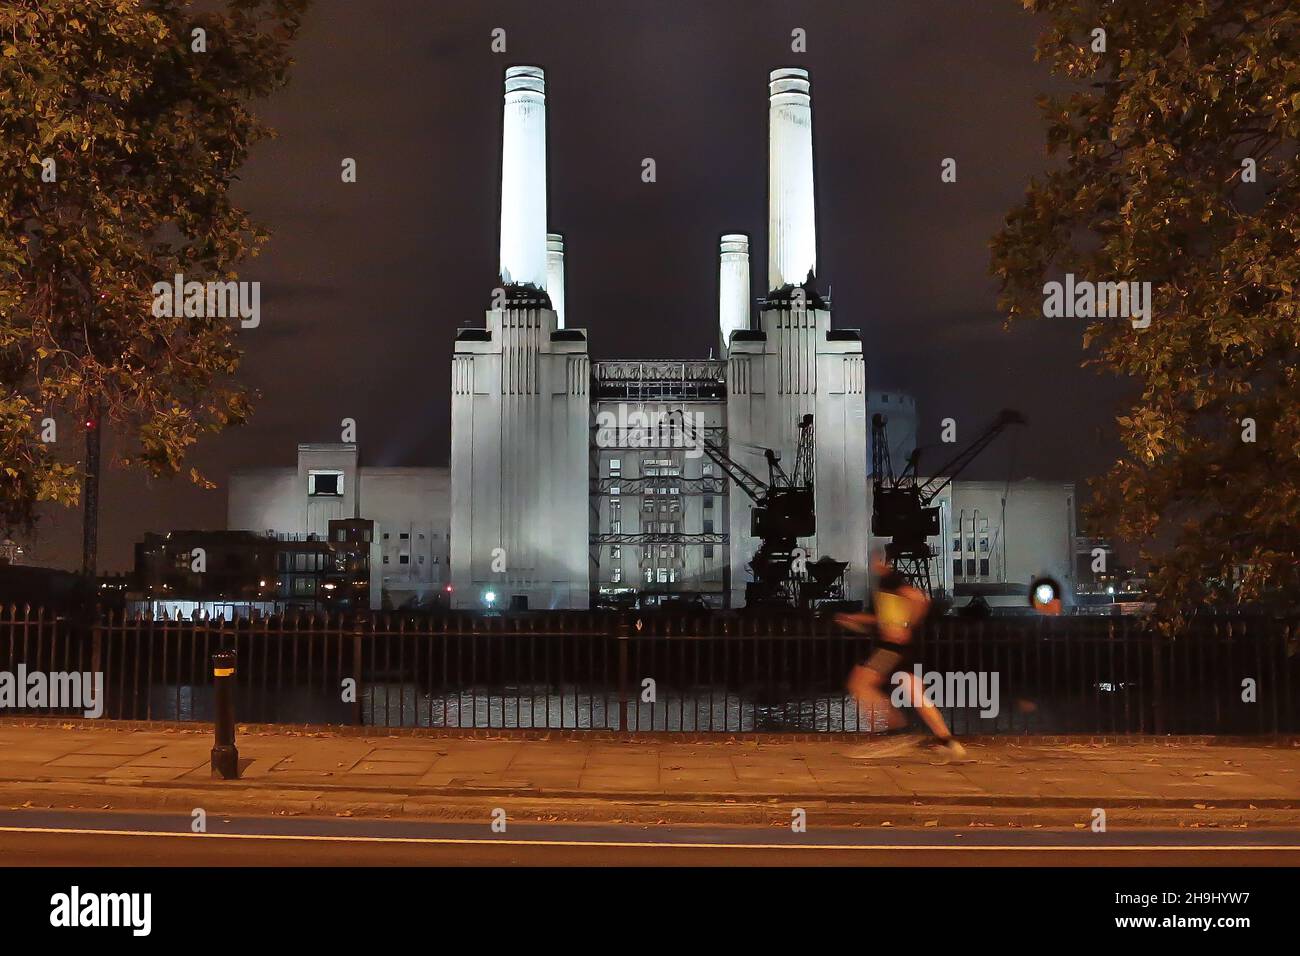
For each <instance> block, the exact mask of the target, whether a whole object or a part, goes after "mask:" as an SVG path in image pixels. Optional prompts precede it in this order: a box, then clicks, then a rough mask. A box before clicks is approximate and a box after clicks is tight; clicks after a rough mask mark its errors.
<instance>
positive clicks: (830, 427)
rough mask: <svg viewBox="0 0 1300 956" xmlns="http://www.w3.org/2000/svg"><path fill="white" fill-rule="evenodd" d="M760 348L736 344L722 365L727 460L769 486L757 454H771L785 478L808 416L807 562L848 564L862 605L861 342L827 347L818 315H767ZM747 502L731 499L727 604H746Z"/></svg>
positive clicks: (826, 317)
mask: <svg viewBox="0 0 1300 956" xmlns="http://www.w3.org/2000/svg"><path fill="white" fill-rule="evenodd" d="M759 322H760V327H761V330H762V331H763V332H764V334H765V338H764V339H762V340H737V341H733V342H732V345H731V349H730V350H729V352H728V364H727V438H728V441H729V443H730V446H731V449H732V457H735V458H737V459H739V460H740V461H741V462H742V464H745V465H746V467H749V468H750V470H752V471H754V472H755V474H757V475H758V476H759V477H760V478H761V479H762V480H763V481H766V480H767V465H766V463H765V462H764V461H763V458H762V454H761V452H758V453H750V454H749V458H748V460H747V459H746V457H745V446H746V445H754V446H757V447H759V448H772V449H773V450H775V451H777V452H778V453H779V454H780V455H781V462H782V465H783V467H785V468H786V469H787V471H788V470H789V469H790V468H791V467H793V465H794V454H795V448H796V446H797V444H798V438H799V430H798V422H799V420H800V418H801V417H802V416H803V415H805V414H809V413H811V414H812V415H813V424H814V427H815V428H816V435H817V470H816V476H815V482H814V483H815V487H816V508H817V535H816V536H815V537H814V538H812V539H810V540H809V541H807V542H806V543H805V546H806V547H807V548H808V550H809V554H810V557H812V558H818V557H822V556H829V557H832V558H835V559H836V560H839V561H847V562H849V570H848V574H847V576H846V577H845V596H846V597H847V598H849V599H851V600H862V599H864V598H865V597H866V589H867V578H866V571H867V530H868V520H869V516H870V513H871V502H870V495H871V492H870V486H869V484H868V482H867V477H866V469H865V468H864V467H863V463H864V462H865V461H866V455H867V446H866V429H867V422H866V414H867V411H866V368H865V364H864V362H863V357H862V343H861V342H860V341H858V340H857V339H840V338H834V339H832V338H831V337H830V335H829V333H830V331H831V315H830V312H829V311H826V310H823V309H804V308H797V309H791V308H788V307H783V308H769V309H765V310H763V311H762V312H760V314H759ZM750 506H751V502H750V501H749V499H748V498H746V497H745V496H744V495H743V494H739V493H735V492H734V491H733V494H732V495H731V498H730V505H729V507H730V511H731V522H730V523H731V529H732V535H731V563H732V567H733V568H734V569H737V570H738V572H741V573H736V574H733V576H732V585H731V587H732V603H733V605H735V606H740V605H742V604H743V603H744V593H745V583H746V581H747V580H748V574H747V573H743V570H742V569H744V568H745V565H746V564H747V563H748V561H749V559H750V558H751V557H752V556H753V554H754V551H755V550H757V548H758V541H757V539H755V538H752V537H750V535H749V528H750V516H749V512H750Z"/></svg>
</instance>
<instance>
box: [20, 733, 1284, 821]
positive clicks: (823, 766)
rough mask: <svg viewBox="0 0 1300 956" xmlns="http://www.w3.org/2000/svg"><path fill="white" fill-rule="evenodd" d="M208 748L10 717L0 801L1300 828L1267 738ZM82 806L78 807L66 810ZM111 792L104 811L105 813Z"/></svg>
mask: <svg viewBox="0 0 1300 956" xmlns="http://www.w3.org/2000/svg"><path fill="white" fill-rule="evenodd" d="M211 746H212V735H211V731H210V730H207V729H194V730H190V729H170V730H122V729H104V728H91V727H88V726H86V725H82V724H69V725H65V726H34V727H33V726H20V725H16V724H12V723H0V803H4V804H8V805H11V806H12V805H21V804H23V803H30V804H31V805H38V806H71V805H80V806H93V805H109V804H111V805H114V806H128V805H129V806H133V807H136V808H139V807H141V806H149V805H151V804H150V803H149V801H150V800H153V801H154V802H155V803H157V804H160V805H162V804H179V803H183V802H185V800H188V799H193V795H194V794H196V793H206V794H209V795H217V796H222V795H224V796H227V797H234V796H238V798H239V800H240V801H242V802H238V803H234V804H230V806H232V807H242V808H245V809H246V808H248V807H249V806H262V807H264V808H270V807H272V806H277V807H279V806H283V807H285V808H289V809H287V810H286V811H285V812H336V813H347V812H375V813H378V812H399V813H400V812H406V813H412V812H420V810H419V808H423V810H425V811H429V812H430V813H437V812H439V811H440V810H447V809H448V808H452V807H455V806H457V805H458V801H459V804H465V802H466V801H469V802H470V803H473V804H475V805H478V804H481V803H482V798H485V797H492V798H501V797H506V796H512V797H515V798H520V799H526V800H528V801H531V803H530V806H532V807H533V808H534V809H536V810H538V812H539V813H544V812H546V811H545V808H546V807H551V808H552V809H553V812H555V813H556V814H559V815H560V816H563V814H564V812H567V811H574V810H575V808H577V807H579V806H581V807H585V808H586V810H585V811H584V812H583V813H582V814H579V816H580V817H581V818H584V819H592V818H593V817H592V813H594V812H596V811H594V810H593V809H592V807H593V805H595V804H598V803H602V802H603V803H606V804H608V805H609V806H617V807H623V808H625V807H627V806H628V805H631V804H637V803H642V804H644V803H647V802H648V803H653V804H654V805H655V806H656V807H657V808H658V810H656V811H655V812H656V813H659V814H660V815H661V816H662V813H663V811H664V808H673V807H675V808H676V809H677V810H679V811H680V810H682V809H683V808H689V807H692V806H694V807H696V808H697V811H698V808H699V807H701V806H703V805H706V804H708V805H713V806H724V807H725V806H728V805H730V806H731V807H732V808H735V807H737V806H749V807H754V806H760V805H763V804H771V803H780V804H782V805H785V804H791V803H792V801H798V802H812V803H815V804H818V805H825V806H836V807H839V808H840V809H841V810H842V811H843V812H844V813H846V814H848V815H849V817H852V814H853V813H854V812H857V813H858V814H859V816H861V817H862V818H863V819H866V816H871V815H865V816H864V815H863V814H864V813H865V810H866V809H873V810H879V811H880V813H883V814H885V815H886V816H888V815H889V814H890V812H891V808H894V807H898V808H909V809H910V812H911V814H912V815H918V814H919V815H925V814H930V813H931V812H932V811H934V810H935V809H943V808H949V809H950V810H951V812H953V813H966V814H969V813H971V812H972V810H971V808H983V810H982V812H983V814H984V816H994V817H997V816H999V815H1001V816H1005V815H1006V814H1005V813H1003V810H1016V811H1026V812H1028V811H1034V810H1040V811H1045V810H1050V809H1052V808H1057V809H1063V810H1068V816H1067V818H1068V819H1070V820H1078V819H1080V816H1079V814H1080V808H1091V807H1107V808H1116V809H1121V808H1129V810H1131V811H1134V812H1139V811H1140V812H1142V813H1146V814H1148V815H1149V814H1151V813H1155V812H1156V811H1166V813H1167V814H1173V816H1170V817H1169V820H1168V822H1170V823H1184V824H1185V823H1186V822H1187V821H1188V820H1193V819H1199V817H1198V816H1197V814H1198V813H1201V816H1207V815H1208V816H1209V817H1213V819H1214V820H1227V819H1228V817H1225V816H1223V814H1222V812H1221V811H1225V810H1228V809H1233V810H1236V811H1240V812H1238V813H1236V814H1235V815H1233V816H1232V817H1231V819H1232V820H1236V821H1246V822H1249V823H1251V824H1252V825H1268V824H1270V823H1276V824H1277V825H1283V824H1286V825H1295V823H1297V822H1300V747H1297V746H1278V745H1269V744H1268V743H1267V742H1261V743H1260V744H1258V745H1238V744H1232V745H1228V744H1224V745H1217V744H1206V743H1185V742H1184V743H1155V744H1153V743H1132V744H1129V743H1122V744H1092V743H1083V742H1080V743H1048V742H1033V741H1025V740H1019V741H1015V742H1004V741H996V740H985V741H978V742H973V743H971V744H969V757H970V759H969V760H968V761H963V762H949V761H947V760H946V759H945V758H944V757H943V756H942V755H940V754H938V753H936V752H933V751H931V750H929V749H927V748H921V747H916V748H911V749H910V750H907V752H905V753H903V754H898V755H895V756H883V755H882V756H879V757H874V758H872V757H869V758H868V759H851V758H850V756H848V754H849V753H851V752H853V751H857V750H862V749H865V750H866V752H867V753H868V754H874V753H875V752H876V751H877V750H879V751H880V752H881V754H884V753H885V752H887V750H888V751H896V750H897V747H896V746H895V745H894V742H893V741H888V742H886V741H878V742H874V743H867V744H866V745H865V747H864V745H863V744H862V743H859V742H852V743H849V742H845V741H843V740H812V741H806V740H805V741H801V742H770V741H767V740H761V739H752V738H728V739H720V740H718V741H716V742H715V741H706V742H699V741H698V740H696V741H683V742H677V741H671V740H664V739H653V740H640V739H632V740H626V741H623V740H617V739H603V740H583V739H572V738H567V739H526V740H525V739H518V738H510V737H502V738H496V739H483V738H458V737H445V736H439V737H419V736H409V735H403V736H393V737H382V736H355V735H333V734H326V733H320V734H316V733H303V732H294V731H280V732H275V733H247V732H246V733H242V734H241V735H240V737H239V739H238V746H239V752H240V756H241V764H242V765H243V769H242V777H241V779H240V780H238V781H224V780H214V779H212V777H211V775H210V772H209V768H208V761H209V751H210V748H211ZM20 797H24V798H25V799H19V798H20ZM78 797H80V798H81V802H80V803H79V804H78V803H72V802H70V801H73V800H76V799H77V798H78ZM110 797H111V798H113V799H112V800H110V799H109V798H110ZM101 798H104V803H103V804H96V803H95V801H97V800H100V799H101ZM114 801H116V802H114ZM192 805H193V804H192ZM205 805H212V804H211V802H209V804H205ZM792 805H793V804H792ZM339 807H343V809H338V808H339ZM349 807H352V808H353V809H352V810H349V809H348V808H349ZM357 808H359V809H357ZM385 808H386V809H385ZM855 808H856V809H855ZM1211 811H1214V813H1212V812H1211ZM575 812H576V811H575ZM607 812H608V811H607ZM618 812H624V811H623V810H619V811H618ZM1109 812H1110V811H1109V810H1108V813H1109ZM1215 813H1217V814H1218V815H1217V816H1216V815H1215ZM874 815H875V816H879V814H874ZM895 816H897V814H895ZM849 817H846V819H848V818H849ZM574 818H575V819H576V818H579V817H574ZM694 818H698V812H697V815H696V817H694ZM852 818H853V819H855V820H856V819H858V817H852ZM1053 819H1055V818H1053ZM925 822H927V823H928V822H930V821H929V820H928V819H927V820H926V821H925ZM1148 822H1150V821H1148Z"/></svg>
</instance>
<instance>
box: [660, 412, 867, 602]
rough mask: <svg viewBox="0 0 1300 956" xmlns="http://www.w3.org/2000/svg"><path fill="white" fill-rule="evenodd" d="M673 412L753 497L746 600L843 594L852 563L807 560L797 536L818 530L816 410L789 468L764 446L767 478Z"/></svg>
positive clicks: (802, 425)
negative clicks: (754, 542) (756, 543)
mask: <svg viewBox="0 0 1300 956" xmlns="http://www.w3.org/2000/svg"><path fill="white" fill-rule="evenodd" d="M673 414H674V415H677V416H679V426H678V427H680V428H681V429H682V434H683V436H684V437H685V438H687V439H688V440H690V441H692V442H693V443H695V444H698V445H699V447H700V448H701V449H702V450H703V451H704V453H705V454H706V455H708V457H709V459H710V460H711V461H713V462H714V463H715V464H716V465H717V466H718V467H719V468H721V469H722V471H723V473H724V474H726V475H727V477H729V478H730V479H731V480H732V481H733V482H735V484H736V485H737V486H738V487H739V488H740V489H741V490H742V491H744V492H745V494H746V495H748V496H749V498H750V500H752V501H753V502H754V507H753V508H752V509H751V510H750V527H749V533H750V536H751V537H755V538H758V539H759V542H760V543H759V547H758V550H757V551H756V552H755V553H754V557H753V558H752V559H751V560H750V562H749V570H750V574H751V575H752V577H753V580H752V581H749V582H747V583H746V585H745V606H746V607H763V606H767V607H797V608H803V609H807V608H809V607H811V606H812V605H813V602H815V601H818V600H833V599H839V598H842V596H843V593H844V572H845V570H846V569H847V568H848V563H847V562H844V561H835V560H833V559H831V558H829V557H823V558H821V559H819V560H817V561H808V560H806V555H804V554H803V553H802V549H800V548H799V545H798V539H799V538H808V537H812V536H813V535H814V534H816V533H817V515H816V507H815V496H814V492H813V476H814V474H815V472H816V448H817V446H816V435H815V432H814V429H813V417H812V415H804V416H803V417H802V418H801V419H800V420H799V422H798V427H799V443H798V445H797V446H796V448H795V455H794V466H793V468H791V470H790V473H789V474H787V473H786V471H785V469H783V468H782V467H781V456H780V455H779V454H777V453H776V452H775V451H773V450H772V449H771V448H764V449H763V457H764V458H765V459H766V460H767V472H768V480H767V481H766V482H764V481H763V480H762V479H761V478H759V477H758V476H757V475H755V474H754V473H753V472H752V471H750V470H749V469H748V468H746V467H745V466H744V465H742V464H741V463H740V462H738V461H736V460H735V459H734V458H732V457H731V456H730V455H728V454H727V453H726V452H725V451H723V450H722V448H721V447H719V446H718V445H717V443H716V442H713V441H711V440H709V438H708V437H706V436H705V435H703V434H701V433H700V432H698V431H696V430H695V429H694V428H693V427H692V426H690V425H689V424H688V423H687V422H686V416H685V415H683V414H682V413H680V412H674V413H673ZM801 572H802V573H801Z"/></svg>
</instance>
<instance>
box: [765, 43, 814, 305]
mask: <svg viewBox="0 0 1300 956" xmlns="http://www.w3.org/2000/svg"><path fill="white" fill-rule="evenodd" d="M809 87H810V84H809V82H808V71H807V70H801V69H797V68H785V69H781V70H773V71H772V74H771V79H770V82H769V83H768V90H769V99H768V104H769V105H768V194H767V210H768V211H767V216H768V218H767V222H768V231H767V281H768V289H769V290H775V289H780V288H781V287H782V286H786V285H801V284H802V283H803V282H804V280H806V279H807V278H808V272H809V271H810V270H813V271H815V270H816V267H817V225H816V222H815V219H814V212H813V150H812V97H811V96H810V95H809Z"/></svg>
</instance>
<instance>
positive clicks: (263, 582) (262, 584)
mask: <svg viewBox="0 0 1300 956" xmlns="http://www.w3.org/2000/svg"><path fill="white" fill-rule="evenodd" d="M257 586H258V587H259V588H264V587H266V582H265V581H258V582H257Z"/></svg>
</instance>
